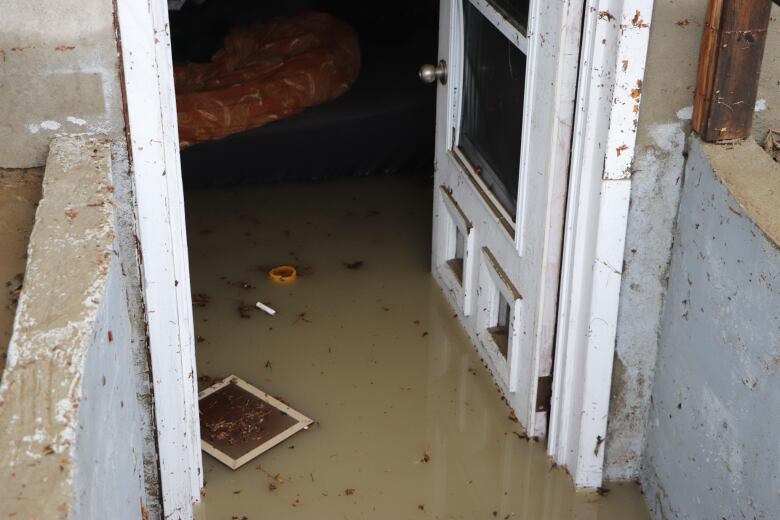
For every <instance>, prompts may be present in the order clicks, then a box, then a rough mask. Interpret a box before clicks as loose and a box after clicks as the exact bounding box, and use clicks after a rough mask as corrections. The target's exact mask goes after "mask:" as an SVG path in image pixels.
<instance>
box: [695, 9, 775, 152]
mask: <svg viewBox="0 0 780 520" xmlns="http://www.w3.org/2000/svg"><path fill="white" fill-rule="evenodd" d="M771 8H772V0H710V5H709V9H708V12H707V19H706V21H705V26H704V34H703V36H702V44H701V51H700V54H699V75H698V78H697V81H696V95H695V103H694V110H693V129H694V130H695V131H696V132H698V133H699V135H700V136H701V137H702V139H704V140H705V141H708V142H719V141H731V140H735V139H744V138H746V137H748V136H749V135H750V131H751V128H752V126H753V112H754V110H755V105H756V94H757V92H758V78H759V75H760V73H761V60H762V59H763V57H764V46H765V44H766V36H767V29H768V27H769V14H770V12H771Z"/></svg>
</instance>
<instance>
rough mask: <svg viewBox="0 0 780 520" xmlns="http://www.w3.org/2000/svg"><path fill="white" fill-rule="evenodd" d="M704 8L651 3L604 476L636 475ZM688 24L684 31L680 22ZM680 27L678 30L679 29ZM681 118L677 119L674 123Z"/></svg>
mask: <svg viewBox="0 0 780 520" xmlns="http://www.w3.org/2000/svg"><path fill="white" fill-rule="evenodd" d="M706 6H707V2H702V1H701V0H677V1H669V0H656V2H655V5H654V10H653V19H652V25H651V32H650V46H649V50H648V57H647V69H646V72H645V79H644V82H643V84H642V105H641V111H640V115H639V129H638V135H637V145H636V156H635V159H634V165H633V167H634V172H633V174H632V177H631V179H632V180H631V206H630V209H629V214H628V229H627V233H626V251H625V261H624V265H623V280H622V285H621V290H620V309H619V311H618V327H617V338H616V352H615V362H614V372H613V379H612V395H611V400H610V416H609V424H608V427H607V442H606V445H605V450H606V451H605V478H607V479H618V480H624V479H635V478H636V477H637V476H638V475H639V465H640V460H641V453H642V447H643V444H644V430H645V423H646V417H647V407H648V405H649V398H650V392H651V389H652V384H653V367H654V365H655V357H656V348H657V347H656V345H657V338H658V329H659V322H660V317H661V309H662V306H663V297H664V291H665V287H666V272H667V269H668V265H669V255H670V252H671V245H672V231H673V229H674V222H675V216H676V214H677V204H678V202H679V194H680V188H681V179H682V175H683V166H684V162H685V158H684V156H683V152H684V148H685V137H686V135H687V133H688V132H689V131H690V128H689V127H690V124H689V122H688V121H687V120H686V119H685V118H686V117H687V118H690V111H688V110H684V109H685V107H689V106H692V105H693V87H694V84H695V77H696V67H697V63H698V48H699V42H700V40H701V33H702V20H703V19H704V11H705V9H706ZM685 20H687V21H688V23H687V25H686V24H685V23H684V21H685ZM678 22H682V24H678ZM680 116H682V118H681V117H680Z"/></svg>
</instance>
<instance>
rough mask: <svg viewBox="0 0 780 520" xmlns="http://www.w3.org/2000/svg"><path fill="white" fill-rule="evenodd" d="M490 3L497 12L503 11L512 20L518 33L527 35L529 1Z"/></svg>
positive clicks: (496, 1)
mask: <svg viewBox="0 0 780 520" xmlns="http://www.w3.org/2000/svg"><path fill="white" fill-rule="evenodd" d="M490 3H491V4H493V5H494V6H495V7H496V9H498V10H499V11H503V13H504V14H506V15H507V16H508V17H509V18H511V19H512V21H513V22H514V23H515V25H516V26H517V27H518V28H519V29H520V32H522V33H523V34H526V35H527V28H528V11H529V9H530V4H531V1H530V0H490Z"/></svg>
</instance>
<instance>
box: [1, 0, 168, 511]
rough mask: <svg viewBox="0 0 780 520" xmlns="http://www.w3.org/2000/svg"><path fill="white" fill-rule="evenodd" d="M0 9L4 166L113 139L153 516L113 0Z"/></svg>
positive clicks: (41, 160) (149, 410)
mask: <svg viewBox="0 0 780 520" xmlns="http://www.w3.org/2000/svg"><path fill="white" fill-rule="evenodd" d="M0 13H2V14H1V15H0V168H16V167H40V166H43V165H44V164H45V163H46V158H47V154H48V151H49V143H50V142H51V140H52V139H53V138H55V137H57V136H61V135H71V134H87V135H89V134H93V135H103V136H105V137H107V138H108V140H109V141H110V143H111V144H110V147H111V165H112V171H113V173H114V181H113V182H114V184H113V186H114V202H115V205H116V207H115V211H116V214H115V218H116V240H117V247H116V250H117V252H118V254H119V257H120V260H121V262H122V266H123V269H124V272H125V274H126V275H127V277H126V282H125V283H126V300H127V305H128V314H129V319H130V325H131V345H132V351H133V355H132V366H133V367H134V369H135V372H136V376H135V384H136V396H137V400H138V401H139V403H140V404H141V406H142V407H143V409H144V411H145V412H144V414H143V415H142V416H141V417H140V418H139V422H138V424H137V425H136V429H137V430H138V431H139V432H141V435H143V437H144V439H145V441H144V446H143V453H142V454H141V457H142V459H143V461H144V464H143V465H144V471H145V475H146V493H147V503H148V504H149V507H150V514H151V515H152V517H155V516H158V515H159V513H160V511H159V506H158V503H159V496H158V495H159V468H158V461H157V452H156V446H155V438H154V428H153V424H154V417H153V414H154V410H153V403H152V397H151V390H150V388H151V379H150V367H149V362H148V359H149V358H148V350H147V344H146V330H145V321H144V303H143V297H142V292H141V282H140V280H141V278H140V274H139V259H138V252H137V249H136V246H137V242H136V222H135V215H134V211H133V208H134V184H133V177H132V175H131V164H130V163H131V161H130V159H129V157H128V151H127V142H126V138H125V114H124V110H123V98H122V88H121V81H120V65H121V56H120V54H119V52H118V48H119V47H118V44H117V31H116V27H115V13H114V2H112V1H111V0H36V1H35V2H27V1H23V0H0Z"/></svg>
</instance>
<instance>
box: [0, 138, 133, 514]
mask: <svg viewBox="0 0 780 520" xmlns="http://www.w3.org/2000/svg"><path fill="white" fill-rule="evenodd" d="M117 250H118V242H117V219H116V211H115V199H114V188H113V179H112V175H111V160H110V149H109V144H108V141H107V139H105V138H90V137H78V138H58V139H56V140H55V141H53V142H52V144H51V151H50V153H49V157H48V161H47V164H46V171H45V175H44V183H43V198H42V200H41V203H40V205H39V206H38V210H37V212H36V222H35V226H34V228H33V233H32V236H31V238H30V246H29V250H28V256H29V260H28V264H27V270H26V273H25V281H24V287H23V289H22V293H21V295H20V298H19V307H18V310H17V314H16V320H15V323H14V331H13V335H12V338H11V343H10V347H9V352H8V362H7V366H6V370H5V372H4V373H3V378H2V383H1V384H0V424H3V425H4V428H3V429H2V430H1V431H0V516H2V517H4V518H5V517H18V518H143V516H142V508H144V507H146V506H145V503H146V501H147V498H146V489H145V488H146V482H145V474H144V471H145V469H144V464H143V452H144V449H145V448H144V443H145V439H144V435H143V430H142V429H141V428H139V425H140V424H142V417H143V416H144V415H146V413H147V410H146V409H145V408H144V406H143V405H142V402H141V401H139V399H138V398H137V384H136V379H137V374H136V367H135V363H134V362H133V355H134V347H133V345H132V342H133V339H132V336H133V333H132V326H131V316H130V313H129V311H128V299H127V298H126V295H125V289H126V282H125V280H126V274H125V272H124V271H123V265H122V260H121V258H120V257H119V255H118V254H117Z"/></svg>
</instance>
